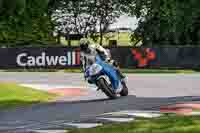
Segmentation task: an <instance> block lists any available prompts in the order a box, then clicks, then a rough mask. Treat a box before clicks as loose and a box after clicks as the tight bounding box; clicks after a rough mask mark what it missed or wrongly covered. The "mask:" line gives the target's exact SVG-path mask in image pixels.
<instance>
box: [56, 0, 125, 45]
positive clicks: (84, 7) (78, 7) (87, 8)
mask: <svg viewBox="0 0 200 133" xmlns="http://www.w3.org/2000/svg"><path fill="white" fill-rule="evenodd" d="M124 1H125V0H124ZM119 2H120V1H119V0H88V1H81V0H60V1H59V3H60V4H58V6H57V7H55V9H54V10H55V11H54V15H53V18H54V19H53V20H54V21H56V23H57V28H56V29H57V31H62V32H64V33H67V34H71V33H75V34H83V35H84V36H88V35H89V36H91V37H92V38H93V39H94V40H95V41H96V40H97V37H98V36H100V44H101V45H102V40H103V35H104V34H105V33H106V32H107V30H108V28H109V26H110V24H112V23H114V22H115V21H116V19H117V18H118V17H119V16H120V14H122V10H121V8H122V6H121V5H122V4H121V3H119ZM98 31H99V35H98V33H97V32H98Z"/></svg>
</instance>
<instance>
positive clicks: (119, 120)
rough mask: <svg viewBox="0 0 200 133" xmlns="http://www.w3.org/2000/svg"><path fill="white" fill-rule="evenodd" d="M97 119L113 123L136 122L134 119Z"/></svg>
mask: <svg viewBox="0 0 200 133" xmlns="http://www.w3.org/2000/svg"><path fill="white" fill-rule="evenodd" d="M97 119H101V120H108V121H112V122H130V121H133V120H135V119H134V118H97Z"/></svg>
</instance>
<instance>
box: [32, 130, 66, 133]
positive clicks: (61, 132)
mask: <svg viewBox="0 0 200 133" xmlns="http://www.w3.org/2000/svg"><path fill="white" fill-rule="evenodd" d="M31 132H34V133H67V130H31Z"/></svg>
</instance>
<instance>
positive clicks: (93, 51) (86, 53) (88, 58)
mask: <svg viewBox="0 0 200 133" xmlns="http://www.w3.org/2000/svg"><path fill="white" fill-rule="evenodd" d="M80 50H81V62H82V67H83V71H85V70H86V68H87V67H88V66H90V65H91V64H92V63H93V62H95V57H96V55H99V56H100V57H101V58H102V59H103V60H104V61H105V62H106V63H108V64H110V65H112V66H113V67H114V68H115V69H116V71H117V74H118V76H119V77H120V79H121V80H122V81H123V82H125V76H124V75H123V74H122V73H121V71H120V69H119V65H118V63H117V62H116V61H115V60H113V59H111V55H110V52H109V51H108V50H106V49H105V48H103V47H102V46H100V45H98V44H93V45H92V44H90V41H89V40H88V39H86V38H83V39H81V40H80Z"/></svg>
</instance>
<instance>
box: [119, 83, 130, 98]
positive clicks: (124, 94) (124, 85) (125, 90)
mask: <svg viewBox="0 0 200 133" xmlns="http://www.w3.org/2000/svg"><path fill="white" fill-rule="evenodd" d="M122 85H123V89H122V91H121V92H120V96H128V87H127V86H126V83H122Z"/></svg>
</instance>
